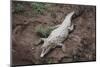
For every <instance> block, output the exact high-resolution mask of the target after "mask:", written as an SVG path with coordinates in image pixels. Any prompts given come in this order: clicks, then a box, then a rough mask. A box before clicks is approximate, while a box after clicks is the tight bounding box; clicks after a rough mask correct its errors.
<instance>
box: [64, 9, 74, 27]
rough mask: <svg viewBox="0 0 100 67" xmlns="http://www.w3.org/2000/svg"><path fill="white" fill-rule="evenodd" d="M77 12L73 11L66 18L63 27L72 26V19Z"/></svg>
mask: <svg viewBox="0 0 100 67" xmlns="http://www.w3.org/2000/svg"><path fill="white" fill-rule="evenodd" d="M74 13H75V11H72V12H70V13H69V14H68V15H67V16H66V17H65V20H64V21H63V23H62V25H64V26H66V24H67V25H70V24H71V22H70V21H71V18H72V16H73V15H74Z"/></svg>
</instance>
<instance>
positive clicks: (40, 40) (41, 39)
mask: <svg viewBox="0 0 100 67" xmlns="http://www.w3.org/2000/svg"><path fill="white" fill-rule="evenodd" d="M45 40H46V38H40V39H39V40H38V41H37V42H36V43H35V44H36V45H39V44H40V43H41V42H43V41H45Z"/></svg>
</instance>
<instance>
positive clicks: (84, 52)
mask: <svg viewBox="0 0 100 67" xmlns="http://www.w3.org/2000/svg"><path fill="white" fill-rule="evenodd" d="M17 3H19V2H15V3H14V2H13V9H14V7H16V6H15V5H14V4H17ZM23 5H24V6H25V11H24V12H19V13H13V14H12V64H15V65H26V64H49V63H63V62H76V61H94V60H96V43H95V42H96V41H95V39H96V36H95V35H96V34H95V31H96V29H95V25H96V21H95V20H96V19H95V17H96V16H95V12H96V11H95V6H80V5H79V6H78V5H60V4H56V5H55V4H49V5H48V10H46V11H45V12H43V14H42V15H37V16H36V15H35V14H34V12H33V11H32V8H31V5H30V3H27V2H24V3H23ZM73 10H74V11H76V14H75V16H73V19H72V23H73V24H74V25H75V29H74V31H72V32H71V33H70V35H69V37H68V38H67V39H66V40H65V41H64V45H65V48H64V50H65V52H62V50H61V48H60V47H57V48H55V49H53V50H52V51H50V52H49V53H48V54H47V55H45V57H44V58H40V53H41V49H40V47H41V45H42V44H40V45H35V42H36V41H38V40H39V38H40V37H39V36H38V35H37V34H36V32H35V27H36V26H38V25H39V24H43V25H49V26H54V25H57V24H59V23H62V21H63V20H64V17H65V16H66V15H67V14H68V13H69V12H71V11H73Z"/></svg>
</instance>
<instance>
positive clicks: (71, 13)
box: [66, 11, 75, 19]
mask: <svg viewBox="0 0 100 67" xmlns="http://www.w3.org/2000/svg"><path fill="white" fill-rule="evenodd" d="M74 13H75V11H72V12H70V13H69V14H68V15H67V16H66V19H71V17H72V16H73V15H74Z"/></svg>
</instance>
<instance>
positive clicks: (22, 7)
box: [14, 3, 24, 13]
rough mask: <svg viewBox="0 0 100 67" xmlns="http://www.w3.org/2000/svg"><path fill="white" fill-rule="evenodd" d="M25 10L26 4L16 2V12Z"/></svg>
mask: <svg viewBox="0 0 100 67" xmlns="http://www.w3.org/2000/svg"><path fill="white" fill-rule="evenodd" d="M23 11H24V6H23V5H22V4H20V3H18V4H16V5H15V7H14V12H15V13H19V12H23Z"/></svg>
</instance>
